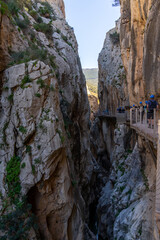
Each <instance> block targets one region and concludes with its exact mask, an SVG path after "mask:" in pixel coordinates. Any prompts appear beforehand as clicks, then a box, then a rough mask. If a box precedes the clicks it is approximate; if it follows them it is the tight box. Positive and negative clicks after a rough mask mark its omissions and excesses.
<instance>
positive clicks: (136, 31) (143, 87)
mask: <svg viewBox="0 0 160 240" xmlns="http://www.w3.org/2000/svg"><path fill="white" fill-rule="evenodd" d="M158 13H159V1H154V0H151V1H143V0H141V1H139V2H137V1H126V0H122V1H121V27H120V39H121V54H122V60H123V64H124V67H125V69H126V72H127V84H128V93H129V99H130V102H131V104H133V103H135V104H137V102H139V101H140V100H145V99H146V98H148V96H149V95H150V94H151V93H152V94H157V96H158V91H159V90H158V89H159V86H158V82H157V76H158V71H159V60H158V55H159V51H160V50H159V48H158V45H157V43H158V39H159V34H160V33H159V28H158V25H157V23H158V19H159V14H158ZM156 22H157V23H156ZM153 36H154V37H153ZM153 65H154V67H153V68H152V67H151V66H153Z"/></svg>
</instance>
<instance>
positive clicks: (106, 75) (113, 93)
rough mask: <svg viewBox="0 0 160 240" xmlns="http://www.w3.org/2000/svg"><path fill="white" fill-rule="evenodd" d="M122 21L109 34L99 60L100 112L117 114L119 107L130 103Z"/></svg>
mask: <svg viewBox="0 0 160 240" xmlns="http://www.w3.org/2000/svg"><path fill="white" fill-rule="evenodd" d="M119 34H120V20H118V21H117V22H116V27H115V28H113V29H112V30H110V31H109V32H107V34H106V38H105V41H104V45H103V48H102V51H101V53H100V54H99V58H98V65H99V82H98V96H99V101H100V110H101V111H102V110H106V109H108V110H109V112H110V113H113V114H115V112H116V109H117V108H118V107H119V106H125V105H127V103H128V95H127V84H126V73H125V70H124V67H123V62H122V59H121V49H120V40H119Z"/></svg>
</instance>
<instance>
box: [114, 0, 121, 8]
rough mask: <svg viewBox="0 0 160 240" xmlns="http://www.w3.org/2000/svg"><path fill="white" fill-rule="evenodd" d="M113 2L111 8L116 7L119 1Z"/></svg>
mask: <svg viewBox="0 0 160 240" xmlns="http://www.w3.org/2000/svg"><path fill="white" fill-rule="evenodd" d="M113 2H114V3H113V4H112V7H117V6H119V5H120V2H119V0H114V1H113Z"/></svg>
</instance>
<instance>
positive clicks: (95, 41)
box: [64, 0, 120, 68]
mask: <svg viewBox="0 0 160 240" xmlns="http://www.w3.org/2000/svg"><path fill="white" fill-rule="evenodd" d="M64 3H65V9H66V19H67V21H68V23H69V24H70V26H72V27H73V28H74V31H75V34H76V37H77V41H78V45H79V55H80V58H81V63H82V67H83V68H94V67H97V66H98V64H97V59H98V54H99V53H100V51H101V49H102V47H103V42H104V39H105V34H106V32H108V31H109V30H110V29H111V28H113V27H114V26H115V20H117V19H118V18H119V17H120V8H119V7H112V0H64Z"/></svg>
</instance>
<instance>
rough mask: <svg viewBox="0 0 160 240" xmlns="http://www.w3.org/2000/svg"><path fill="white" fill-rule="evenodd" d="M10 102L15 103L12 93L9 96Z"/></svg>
mask: <svg viewBox="0 0 160 240" xmlns="http://www.w3.org/2000/svg"><path fill="white" fill-rule="evenodd" d="M8 101H10V102H11V103H12V102H13V93H11V94H10V95H9V96H8Z"/></svg>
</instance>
